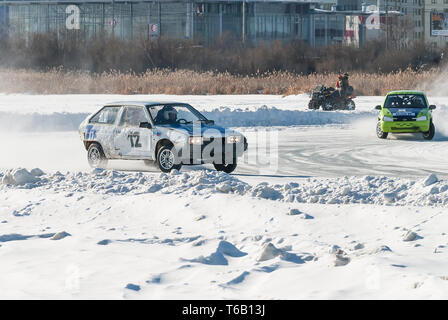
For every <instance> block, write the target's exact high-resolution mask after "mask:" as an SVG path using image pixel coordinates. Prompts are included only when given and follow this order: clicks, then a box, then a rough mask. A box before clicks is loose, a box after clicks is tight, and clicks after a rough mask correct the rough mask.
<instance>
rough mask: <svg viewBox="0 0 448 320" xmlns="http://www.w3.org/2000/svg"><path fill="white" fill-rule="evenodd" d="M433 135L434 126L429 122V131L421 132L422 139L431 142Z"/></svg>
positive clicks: (434, 131)
mask: <svg viewBox="0 0 448 320" xmlns="http://www.w3.org/2000/svg"><path fill="white" fill-rule="evenodd" d="M435 133H436V128H435V127H434V124H433V123H432V122H431V124H430V125H429V131H428V132H423V139H425V140H432V138H434V134H435Z"/></svg>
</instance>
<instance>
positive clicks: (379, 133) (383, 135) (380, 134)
mask: <svg viewBox="0 0 448 320" xmlns="http://www.w3.org/2000/svg"><path fill="white" fill-rule="evenodd" d="M376 135H377V137H378V138H380V139H386V138H387V135H388V132H384V131H383V130H381V122H380V121H378V123H377V124H376Z"/></svg>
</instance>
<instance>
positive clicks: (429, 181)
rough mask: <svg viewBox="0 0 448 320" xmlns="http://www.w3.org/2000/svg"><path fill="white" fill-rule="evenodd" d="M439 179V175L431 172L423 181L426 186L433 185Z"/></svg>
mask: <svg viewBox="0 0 448 320" xmlns="http://www.w3.org/2000/svg"><path fill="white" fill-rule="evenodd" d="M437 181H439V179H438V178H437V176H436V175H435V174H434V173H431V174H430V175H429V176H428V177H427V178H426V179H425V180H424V181H423V185H425V186H430V185H433V184H434V183H436V182H437Z"/></svg>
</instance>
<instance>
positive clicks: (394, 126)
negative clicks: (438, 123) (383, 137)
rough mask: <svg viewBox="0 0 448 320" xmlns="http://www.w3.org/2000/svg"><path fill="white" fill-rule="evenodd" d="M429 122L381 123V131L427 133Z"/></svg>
mask: <svg viewBox="0 0 448 320" xmlns="http://www.w3.org/2000/svg"><path fill="white" fill-rule="evenodd" d="M429 125H430V121H429V120H425V121H381V130H382V131H383V132H391V133H415V132H428V131H429Z"/></svg>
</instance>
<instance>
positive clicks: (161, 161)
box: [156, 145, 182, 173]
mask: <svg viewBox="0 0 448 320" xmlns="http://www.w3.org/2000/svg"><path fill="white" fill-rule="evenodd" d="M156 164H157V167H158V168H159V169H160V171H162V172H166V173H168V172H171V170H173V169H176V170H180V168H181V167H182V164H181V163H179V161H178V159H177V156H176V150H175V149H174V146H172V145H165V146H162V147H161V148H160V149H159V152H157V160H156Z"/></svg>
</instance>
